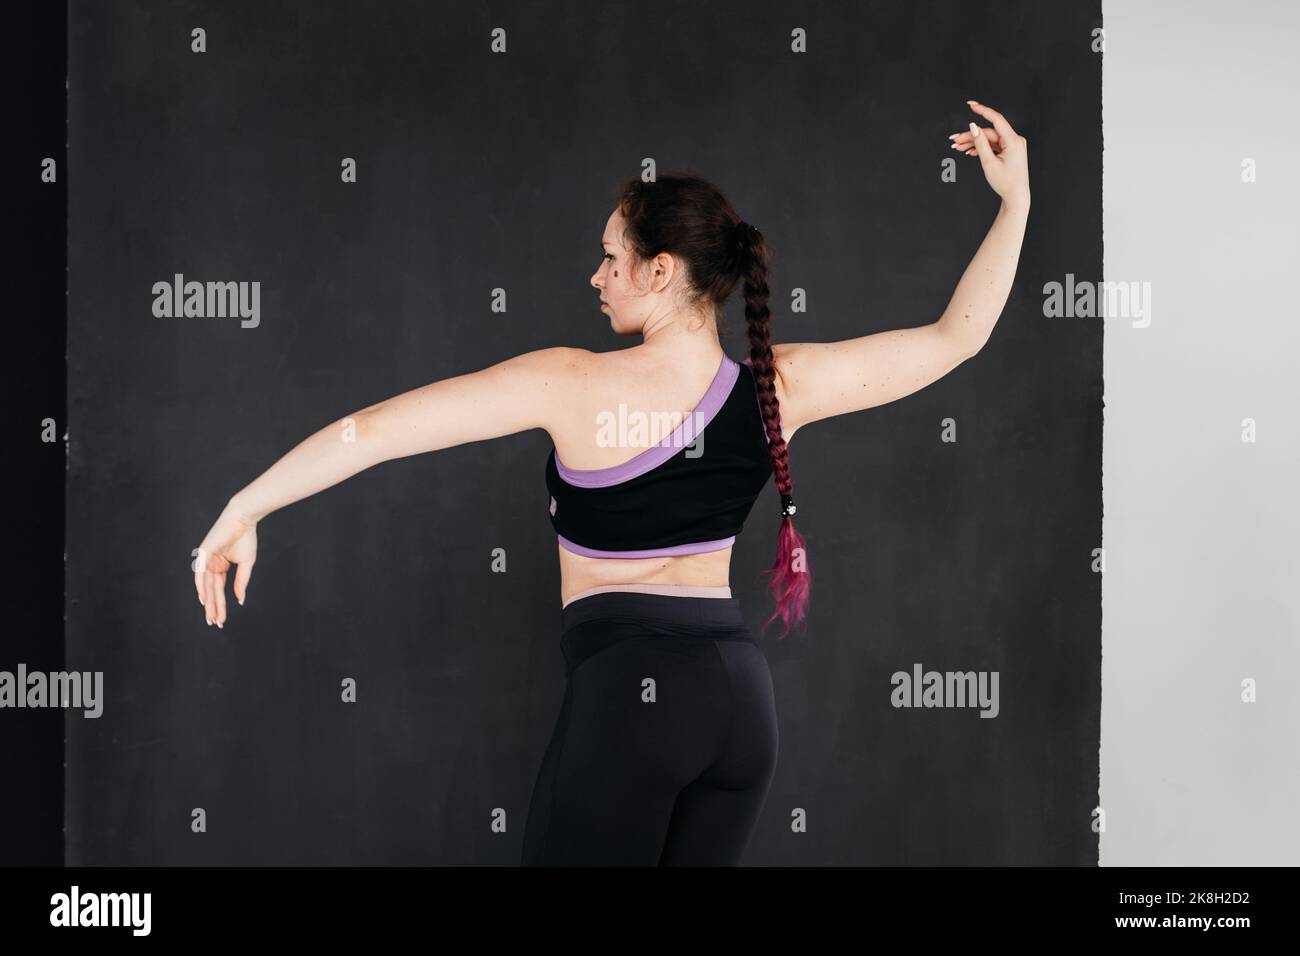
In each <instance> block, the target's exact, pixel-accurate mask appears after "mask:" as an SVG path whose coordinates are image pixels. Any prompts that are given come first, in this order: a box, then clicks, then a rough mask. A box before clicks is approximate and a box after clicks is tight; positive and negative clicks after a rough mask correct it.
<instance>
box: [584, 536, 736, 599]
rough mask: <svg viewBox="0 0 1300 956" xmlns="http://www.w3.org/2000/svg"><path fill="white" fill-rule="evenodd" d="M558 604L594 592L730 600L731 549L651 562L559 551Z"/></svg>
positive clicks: (677, 556) (655, 558)
mask: <svg viewBox="0 0 1300 956" xmlns="http://www.w3.org/2000/svg"><path fill="white" fill-rule="evenodd" d="M559 554H560V601H561V603H562V604H568V603H569V602H571V601H573V600H575V599H577V598H578V596H579V595H580V594H584V593H587V592H592V591H593V589H596V588H606V589H616V588H669V589H670V592H672V591H675V592H676V593H679V594H681V595H683V596H695V595H694V594H691V595H688V594H687V591H686V590H685V589H694V588H700V589H705V590H703V591H701V592H700V594H699V595H698V596H700V597H712V598H723V599H726V598H730V597H731V594H730V585H731V548H726V549H723V550H719V551H710V552H707V553H704V554H689V555H674V556H661V557H654V558H588V557H585V556H582V555H578V554H574V553H573V552H571V551H568V550H566V549H565V548H563V547H561V548H559Z"/></svg>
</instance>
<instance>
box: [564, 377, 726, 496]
mask: <svg viewBox="0 0 1300 956" xmlns="http://www.w3.org/2000/svg"><path fill="white" fill-rule="evenodd" d="M739 374H740V364H739V363H738V362H736V361H735V360H734V359H732V358H731V356H729V355H723V356H722V362H721V363H720V364H719V365H718V371H717V373H716V374H715V375H714V376H713V382H712V383H711V384H710V385H709V389H708V391H707V392H705V393H704V397H703V398H702V399H700V403H699V404H698V405H696V406H695V410H694V411H692V412H691V413H690V414H688V415H687V416H686V418H685V420H684V421H683V422H682V423H681V424H680V425H678V426H677V427H676V428H675V429H673V433H672V434H671V435H669V436H668V437H667V438H665V439H664V440H663V441H661V442H659V444H657V445H652V446H650V447H649V448H647V449H645V450H644V451H642V452H641V453H640V454H638V455H637V456H636V457H634V458H632V459H631V460H630V461H625V462H623V464H621V465H613V466H611V467H609V468H588V469H575V468H567V467H565V465H564V463H563V462H561V461H560V454H559V452H558V451H556V452H555V470H556V471H558V472H559V474H560V477H561V478H562V479H563V480H564V481H565V482H567V483H568V484H570V485H573V486H575V487H578V488H608V487H610V486H612V485H618V484H622V483H623V482H625V481H630V480H631V479H633V478H636V477H638V476H639V475H644V474H645V473H646V472H647V471H651V470H653V469H655V468H657V467H659V466H660V465H662V464H663V463H664V462H666V461H667V460H668V459H669V458H672V457H673V455H675V454H677V452H678V451H680V450H681V449H683V448H685V447H686V446H687V445H689V444H690V443H691V442H693V441H695V438H696V436H698V435H699V433H700V432H702V431H703V430H704V427H705V426H706V425H708V423H709V422H710V421H712V420H713V418H714V416H715V415H717V414H718V412H719V411H720V410H721V409H722V406H723V405H724V404H725V403H726V400H727V396H728V395H729V394H730V393H731V389H732V387H733V386H734V385H735V384H736V377H737V376H738V375H739Z"/></svg>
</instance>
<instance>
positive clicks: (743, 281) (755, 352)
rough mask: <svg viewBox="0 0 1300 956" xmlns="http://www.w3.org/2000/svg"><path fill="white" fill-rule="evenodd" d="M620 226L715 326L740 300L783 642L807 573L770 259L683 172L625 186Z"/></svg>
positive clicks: (721, 201)
mask: <svg viewBox="0 0 1300 956" xmlns="http://www.w3.org/2000/svg"><path fill="white" fill-rule="evenodd" d="M618 208H619V210H620V211H621V212H622V214H623V218H624V220H625V222H626V236H625V242H626V244H627V246H628V247H629V248H630V249H631V250H632V251H633V252H634V253H635V254H636V257H637V258H638V259H640V260H641V261H643V262H644V261H647V260H649V259H652V258H654V256H656V255H658V254H659V253H661V252H668V253H671V254H673V255H675V256H678V257H679V258H681V259H682V260H683V261H684V262H685V264H686V270H687V274H688V285H689V290H688V292H687V297H688V298H689V299H691V300H692V301H693V303H694V304H697V305H711V306H713V307H714V308H715V309H716V310H717V315H718V320H719V323H721V322H722V321H723V318H724V313H723V308H724V306H725V305H726V302H727V299H728V298H730V296H731V293H732V292H733V291H734V290H735V288H736V286H737V285H741V286H742V291H743V295H744V299H745V324H746V330H747V332H748V335H749V357H750V366H751V368H752V369H753V372H754V382H755V386H756V388H757V391H758V405H759V410H760V412H761V414H762V418H763V427H764V428H765V429H766V430H767V438H768V451H769V452H770V454H771V456H772V471H773V475H774V478H775V484H776V490H777V492H778V493H779V494H780V496H781V525H780V528H779V529H778V531H777V554H776V560H775V562H774V563H773V564H772V566H771V567H770V568H768V569H767V571H766V572H765V573H766V574H768V575H771V579H770V581H769V591H770V592H771V595H772V598H773V601H774V603H775V609H774V610H773V612H772V616H771V617H769V618H768V619H767V620H766V621H765V622H764V625H763V626H764V627H765V628H766V627H767V625H769V624H771V623H772V621H774V620H775V619H776V618H777V617H778V616H780V618H781V621H782V625H783V628H784V630H783V631H782V633H781V638H784V637H785V636H786V635H787V634H788V633H789V632H790V628H791V626H792V625H799V624H802V623H803V622H804V620H805V617H806V613H807V609H808V597H809V593H810V591H811V588H812V573H811V571H809V569H808V560H807V553H808V548H807V543H806V542H805V541H804V538H803V536H802V535H800V534H799V532H798V531H797V530H796V529H795V527H794V513H795V505H794V482H793V481H792V480H791V478H790V452H789V449H788V448H787V446H786V443H785V439H784V438H783V437H782V435H781V407H780V404H779V403H778V401H777V397H776V366H775V363H774V361H773V355H772V313H771V310H770V309H769V308H768V298H769V295H770V292H769V289H768V285H767V273H768V265H769V262H770V258H771V255H770V252H769V250H768V248H767V241H766V239H765V238H764V236H763V234H762V233H761V232H760V231H759V230H758V229H756V228H755V227H754V226H752V225H750V224H749V223H747V222H745V221H744V220H743V219H741V218H740V216H739V215H737V214H736V211H735V209H734V208H732V205H731V203H730V202H728V201H727V199H726V197H725V196H724V195H723V194H722V191H721V190H720V189H718V188H717V187H716V186H715V185H713V184H712V183H710V182H709V181H708V180H706V179H704V178H702V177H700V176H697V175H694V174H690V173H681V174H671V175H665V176H660V177H659V178H658V180H656V181H653V182H644V181H642V180H641V179H640V178H639V177H635V176H634V177H631V178H629V179H627V180H626V181H625V182H624V183H623V184H622V186H621V188H620V190H619V194H618Z"/></svg>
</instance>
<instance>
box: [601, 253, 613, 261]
mask: <svg viewBox="0 0 1300 956" xmlns="http://www.w3.org/2000/svg"><path fill="white" fill-rule="evenodd" d="M601 258H602V259H613V258H614V253H612V252H607V253H605V254H604V255H603V256H601Z"/></svg>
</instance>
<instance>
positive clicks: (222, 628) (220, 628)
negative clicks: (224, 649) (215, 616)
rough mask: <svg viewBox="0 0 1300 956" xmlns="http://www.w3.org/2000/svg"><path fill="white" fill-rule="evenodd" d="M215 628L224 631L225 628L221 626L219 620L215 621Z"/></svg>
mask: <svg viewBox="0 0 1300 956" xmlns="http://www.w3.org/2000/svg"><path fill="white" fill-rule="evenodd" d="M217 630H218V631H224V630H225V628H224V627H222V626H221V622H220V621H218V622H217Z"/></svg>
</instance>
